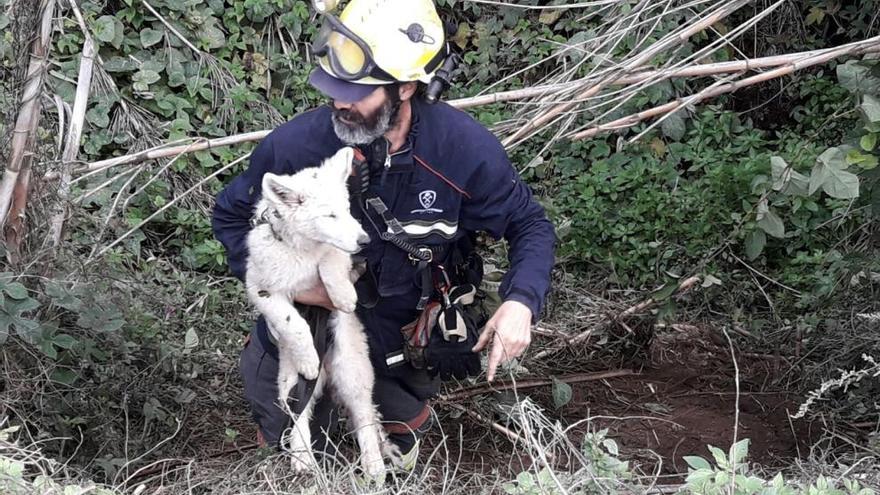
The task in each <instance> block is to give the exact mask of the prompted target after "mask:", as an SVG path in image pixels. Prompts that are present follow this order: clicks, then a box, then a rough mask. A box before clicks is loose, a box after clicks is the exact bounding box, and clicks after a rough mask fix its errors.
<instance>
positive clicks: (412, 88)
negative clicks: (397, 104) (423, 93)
mask: <svg viewBox="0 0 880 495" xmlns="http://www.w3.org/2000/svg"><path fill="white" fill-rule="evenodd" d="M418 87H419V83H417V82H415V81H409V82H405V83H401V84H400V85H399V86H398V88H397V91H398V94H399V96H400V101H406V100H409V99H410V98H412V97H413V95H415V94H416V89H418Z"/></svg>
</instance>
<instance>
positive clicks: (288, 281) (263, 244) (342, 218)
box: [246, 148, 386, 479]
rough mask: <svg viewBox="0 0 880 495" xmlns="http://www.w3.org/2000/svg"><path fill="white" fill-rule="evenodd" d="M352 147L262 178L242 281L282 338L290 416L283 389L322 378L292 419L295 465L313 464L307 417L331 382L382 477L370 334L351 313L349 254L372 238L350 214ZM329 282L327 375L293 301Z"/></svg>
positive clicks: (281, 381) (281, 380) (364, 459)
mask: <svg viewBox="0 0 880 495" xmlns="http://www.w3.org/2000/svg"><path fill="white" fill-rule="evenodd" d="M353 155H354V152H353V150H352V149H351V148H343V149H342V150H340V151H339V152H337V153H336V154H335V155H334V156H333V157H331V158H329V159H327V160H326V161H324V163H323V164H322V165H321V166H320V167H318V168H307V169H305V170H302V171H300V172H298V173H296V174H294V175H285V176H281V175H274V174H270V173H267V174H266V175H265V176H264V177H263V183H262V191H263V195H262V199H261V200H260V202H259V203H258V204H257V207H256V212H255V213H256V215H257V217H256V218H259V219H262V222H261V223H258V225H257V226H255V227H254V228H253V229H252V230H251V232H250V233H249V234H248V238H247V245H248V249H249V256H248V262H247V277H246V280H247V282H246V286H247V293H248V297H249V298H250V300H251V301H252V302H253V304H254V305H255V306H256V307H257V309H258V310H259V311H260V313H262V314H263V316H264V317H265V318H266V322H267V323H268V324H269V329H270V331H271V333H272V335H273V336H274V337H275V339H276V341H277V343H278V355H279V370H278V402H279V404H280V405H281V407H283V408H284V409H285V410H286V411H287V412H288V413H289V414H291V415H292V412H291V411H290V409H289V407H288V405H287V397H288V394H289V393H290V390H291V389H292V388H293V387H294V386H295V385H296V383H297V381H298V380H299V379H300V378H299V375H302V377H303V378H305V379H307V380H312V379H315V378H317V383H316V385H315V389H314V392H313V393H312V396H311V398H310V400H309V401H308V403H307V404H306V406H305V410H304V411H303V412H302V414H300V415H299V417H298V418H296V420H295V422H294V426H293V430H292V432H291V434H290V436H289V443H287V442H282V443H286V445H285V447H287V448H288V449H289V450H290V452H291V453H292V454H293V456H292V457H293V461H292V462H293V467H294V469H296V470H298V471H302V470H305V469H307V468H308V467H310V466H313V465H314V462H315V459H314V456H313V455H312V451H311V443H312V442H311V435H310V430H309V420H310V418H311V413H312V409H313V406H314V404H315V401H316V400H317V399H318V398H319V397H320V396H321V393H322V392H323V391H324V388H325V387H326V386H328V385H329V386H330V388H331V389H332V391H333V392H334V396H335V398H336V399H337V400H338V402H339V403H340V404H341V405H342V406H343V407H345V408H346V409H347V410H348V413H349V419H350V421H351V422H352V425H353V427H354V429H355V431H356V436H357V441H358V445H359V447H360V449H361V465H362V467H363V470H364V472H366V473H367V474H368V475H369V476H371V477H373V478H374V479H382V478H384V473H385V465H384V462H383V459H382V452H383V450H384V449H385V441H386V437H385V433H384V430H383V428H382V427H381V425H380V423H379V414H378V412H377V410H376V407H375V405H374V404H373V397H372V394H373V384H374V375H373V368H372V365H371V363H370V360H369V356H368V354H367V352H368V351H367V342H366V335H365V333H364V329H363V326H362V325H361V323H360V321H359V320H358V318H357V316H355V315H354V314H353V312H354V310H355V304H356V303H357V294H356V293H355V289H354V285H353V284H352V282H351V279H350V273H351V269H352V262H351V256H350V254H352V253H354V252H356V251H358V249H359V247H360V246H361V245H362V244H364V243H366V242H369V236H367V234H366V233H365V232H364V231H363V229H361V226H360V224H358V222H357V220H355V219H354V218H353V217H352V216H351V213H350V212H349V199H348V189H347V187H346V179H347V177H348V175H349V173H350V170H351V163H352V158H353ZM318 283H323V284H324V286H325V287H326V288H327V294H328V295H329V296H330V299H331V300H332V302H333V304H334V306H335V307H336V308H339V309H338V310H337V311H333V313H332V315H331V318H330V321H329V325H330V327H331V331H332V332H333V343H332V344H331V345H330V346H329V348H328V349H327V354H326V356H325V357H324V366H323V368H324V373H319V369H318V368H319V366H320V361H319V359H318V354H317V351H316V350H315V347H314V344H313V342H312V334H311V331H310V329H309V325H308V323H307V322H306V321H305V320H304V319H303V318H302V317H301V316H300V315H299V313H298V312H297V311H296V309H295V308H294V306H293V304H292V303H291V301H292V300H294V299H295V298H296V294H297V291H305V290H309V289H311V288H313V287H315V286H316V285H317V284H318Z"/></svg>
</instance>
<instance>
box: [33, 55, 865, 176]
mask: <svg viewBox="0 0 880 495" xmlns="http://www.w3.org/2000/svg"><path fill="white" fill-rule="evenodd" d="M837 49H847V50H848V51H847V53H849V54H853V55H855V54H864V53H869V52H876V51H880V44H878V45H873V46H871V45H868V46H866V45H865V42H864V41H859V42H853V43H848V44H846V45H841V46H840V47H838V48H837ZM850 50H851V51H850ZM828 51H829V49H822V50H810V51H806V52H798V53H792V54H788V55H775V56H772V57H761V58H756V59H748V60H738V61H732V62H719V63H714V64H697V65H694V66H689V67H681V68H678V69H658V70H646V71H643V72H638V73H635V74H631V75H626V76H622V77H619V78H616V79H613V80H611V81H609V82H607V85H614V86H619V85H626V84H636V83H639V82H643V81H646V80H648V79H652V78H678V77H700V76H711V75H717V74H726V73H731V72H741V71H750V70H755V69H762V68H771V67H779V66H785V65H789V64H791V63H792V62H793V61H797V60H803V59H804V58H809V57H814V56H818V55H823V54H825V53H827V52H828ZM587 81H588V80H587V79H582V80H578V81H571V82H566V83H559V84H548V85H543V86H536V87H534V88H523V89H515V90H510V91H501V92H498V93H494V94H490V95H482V96H473V97H469V98H460V99H457V100H450V101H448V102H447V103H448V104H449V105H450V106H453V107H455V108H459V109H466V108H473V107H477V106H482V105H488V104H492V103H503V102H508V101H516V100H523V99H527V98H532V97H535V96H540V95H549V94H555V93H560V92H563V91H566V90H570V89H572V88H574V87H578V86H580V85H583V84H584V83H585V82H587ZM594 88H596V89H594ZM590 89H591V91H589V92H588V93H589V94H587V92H585V93H584V94H582V95H579V96H585V97H590V96H594V95H595V94H596V93H597V92H598V88H597V87H596V86H593V88H590ZM661 113H662V112H661ZM646 118H647V117H646ZM604 130H612V129H603V131H604ZM270 132H272V130H271V129H266V130H262V131H253V132H246V133H243V134H235V135H232V136H226V137H221V138H214V139H205V138H193V140H194V141H196V142H195V143H191V144H188V145H177V146H167V147H160V148H158V149H151V150H146V151H141V152H138V153H132V154H129V155H123V156H118V157H114V158H108V159H106V160H99V161H96V162H92V163H89V164H88V165H85V166H83V167H79V168H77V169H76V170H74V171H73V173H75V174H84V173H87V172H95V171H99V170H103V169H105V168H110V167H115V166H117V165H130V164H135V163H141V162H145V161H148V160H156V159H160V158H169V157H173V156H177V155H180V154H183V153H191V152H196V151H204V150H209V149H214V148H221V147H225V146H233V145H237V144H243V143H248V142H254V141H260V140H262V139H263V138H265V137H266V136H267V135H269V133H270ZM59 177H60V174H59V173H58V172H57V171H52V172H48V173H46V174H45V175H43V180H57V179H58V178H59Z"/></svg>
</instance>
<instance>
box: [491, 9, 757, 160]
mask: <svg viewBox="0 0 880 495" xmlns="http://www.w3.org/2000/svg"><path fill="white" fill-rule="evenodd" d="M747 3H749V1H748V0H739V1H735V2H731V3H729V4H726V5H723V6H721V7H720V8H719V9H718V10H717V11H716V12H714V13H713V14H710V15H708V16H706V17H704V18H702V19H697V20H696V21H695V22H694V23H693V24H692V25H691V26H690V27H688V28H687V29H684V30H683V31H681V32H680V33H670V34H669V35H667V36H665V37H664V38H663V39H661V40H659V41H657V42H656V43H654V44H653V45H651V47H650V48H648V49H647V50H645V51H644V52H643V53H641V54H640V55H639V56H637V57H636V58H634V59H632V60H630V61H629V62H627V63H626V64H624V65H623V66H622V67H621V72H622V73H627V72H631V71H633V70H635V69H637V68H638V67H640V66H642V65H643V64H644V63H646V62H648V61H649V60H650V59H651V58H652V57H654V56H656V55H657V54H658V53H660V52H661V51H663V50H665V49H667V48H669V47H670V46H672V45H674V44H676V43H682V42H684V41H685V40H687V39H688V38H690V37H691V36H693V35H694V34H696V33H698V32H700V31H702V30H704V29H706V28H707V27H709V26H711V25H712V24H715V23H716V22H718V21H720V20H721V19H724V18H725V17H727V16H728V15H730V14H731V13H733V12H734V11H736V10H737V9H739V8H740V7H742V6H743V5H745V4H747ZM608 84H609V80H607V79H606V80H605V81H600V82H598V83H596V84H594V85H593V86H590V87H588V88H587V89H585V90H583V91H581V92H580V93H578V94H577V96H575V98H574V99H573V100H572V101H569V102H566V103H561V104H559V105H556V106H555V107H553V108H552V109H550V110H549V111H547V112H545V113H544V114H542V115H539V116H537V117H535V118H533V119H532V120H530V121H529V122H526V124H525V125H523V126H522V127H520V128H519V129H518V130H517V131H516V132H514V133H513V134H511V135H510V136H508V137H507V138H505V139H504V140H503V141H502V144H503V145H504V146H505V147H507V146H510V145H511V144H513V143H515V142H516V141H517V140H518V139H519V138H521V137H522V136H524V135H526V134H528V133H530V132H532V131H533V130H535V129H537V128H539V127H541V126H542V125H544V124H546V123H547V122H549V121H550V120H552V119H553V118H555V117H556V116H557V115H559V114H560V113H563V112H566V111H568V110H570V109H571V108H572V107H574V106H575V105H577V102H578V101H579V100H584V99H587V98H590V97H592V96H595V95H596V94H597V93H599V91H601V90H602V89H604V88H605V87H606V86H608Z"/></svg>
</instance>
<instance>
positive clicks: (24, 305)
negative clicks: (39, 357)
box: [0, 297, 40, 342]
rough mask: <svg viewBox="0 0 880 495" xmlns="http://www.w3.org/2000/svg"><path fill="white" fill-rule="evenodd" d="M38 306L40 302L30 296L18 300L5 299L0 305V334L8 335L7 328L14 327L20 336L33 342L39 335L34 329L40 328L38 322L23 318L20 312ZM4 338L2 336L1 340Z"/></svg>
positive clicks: (31, 309) (22, 312)
mask: <svg viewBox="0 0 880 495" xmlns="http://www.w3.org/2000/svg"><path fill="white" fill-rule="evenodd" d="M38 307H40V303H38V302H37V301H36V300H35V299H32V298H30V297H28V298H25V299H19V300H15V299H7V300H5V301H4V302H3V306H2V307H0V334H5V335H8V334H9V329H10V328H11V327H14V328H15V331H16V333H17V334H18V335H19V336H20V337H22V338H23V339H25V340H27V341H28V342H35V341H36V339H37V337H39V333H38V332H36V330H37V329H39V328H40V324H39V323H38V322H36V321H33V320H28V319H26V318H23V317H22V314H24V313H26V312H28V311H33V310H35V309H37V308H38ZM5 339H6V337H5V336H4V337H3V340H4V341H5Z"/></svg>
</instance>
